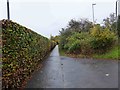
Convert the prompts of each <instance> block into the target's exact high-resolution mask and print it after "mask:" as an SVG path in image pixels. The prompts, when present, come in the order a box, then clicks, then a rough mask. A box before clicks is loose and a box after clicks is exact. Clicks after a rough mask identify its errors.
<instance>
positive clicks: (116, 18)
mask: <svg viewBox="0 0 120 90" xmlns="http://www.w3.org/2000/svg"><path fill="white" fill-rule="evenodd" d="M116 19H117V1H116Z"/></svg>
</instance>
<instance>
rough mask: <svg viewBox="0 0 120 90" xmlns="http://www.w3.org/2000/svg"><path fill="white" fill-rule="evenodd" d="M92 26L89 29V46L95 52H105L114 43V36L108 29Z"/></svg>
mask: <svg viewBox="0 0 120 90" xmlns="http://www.w3.org/2000/svg"><path fill="white" fill-rule="evenodd" d="M97 30H98V29H95V28H93V29H92V31H91V37H92V39H91V42H90V43H91V47H92V49H93V50H94V51H95V52H101V53H102V52H105V51H106V50H108V49H110V47H111V46H112V45H113V44H114V43H115V41H116V36H115V34H114V33H113V32H111V31H110V30H109V29H107V28H105V29H104V30H99V31H97Z"/></svg>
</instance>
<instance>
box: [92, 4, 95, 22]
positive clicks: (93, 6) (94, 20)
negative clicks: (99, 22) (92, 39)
mask: <svg viewBox="0 0 120 90" xmlns="http://www.w3.org/2000/svg"><path fill="white" fill-rule="evenodd" d="M94 5H96V4H95V3H94V4H92V13H93V24H94V23H95V20H94V17H95V16H94Z"/></svg>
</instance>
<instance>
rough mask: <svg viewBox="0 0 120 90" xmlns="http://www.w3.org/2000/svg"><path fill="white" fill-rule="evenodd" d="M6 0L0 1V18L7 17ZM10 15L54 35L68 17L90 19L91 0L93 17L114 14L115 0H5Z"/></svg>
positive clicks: (100, 17) (40, 32)
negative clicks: (93, 10) (8, 2)
mask: <svg viewBox="0 0 120 90" xmlns="http://www.w3.org/2000/svg"><path fill="white" fill-rule="evenodd" d="M6 1H7V0H0V20H2V19H6V18H7V13H6ZM9 1H10V16H11V17H10V18H11V20H13V21H14V22H17V23H19V24H21V25H23V26H26V27H27V28H30V29H32V30H33V31H35V32H37V33H39V34H41V35H43V36H46V37H50V35H54V36H55V35H58V34H59V30H61V28H64V27H66V26H67V24H68V22H69V21H70V20H71V19H76V20H78V19H80V18H87V19H89V20H90V21H92V3H96V5H95V6H94V9H95V20H96V21H97V22H98V23H102V20H103V19H104V18H106V17H108V16H109V14H110V13H115V2H116V0H9Z"/></svg>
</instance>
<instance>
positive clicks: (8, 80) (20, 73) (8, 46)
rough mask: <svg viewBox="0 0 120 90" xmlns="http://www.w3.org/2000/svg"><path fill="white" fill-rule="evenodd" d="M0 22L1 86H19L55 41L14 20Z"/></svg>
mask: <svg viewBox="0 0 120 90" xmlns="http://www.w3.org/2000/svg"><path fill="white" fill-rule="evenodd" d="M0 22H1V24H2V42H3V47H2V64H3V67H2V87H3V88H20V87H21V85H22V82H23V81H24V80H25V79H26V78H27V77H29V76H30V74H31V73H32V72H33V71H34V70H35V68H36V67H37V66H38V64H39V63H40V61H41V60H42V59H43V58H44V57H45V56H46V55H47V54H48V52H50V50H51V49H52V48H54V46H55V45H56V43H55V42H53V41H50V40H49V39H48V38H46V37H43V36H41V35H39V34H37V33H35V32H33V31H31V30H30V29H27V28H26V27H23V26H21V25H19V24H17V23H15V22H12V21H9V20H2V21H0Z"/></svg>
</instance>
